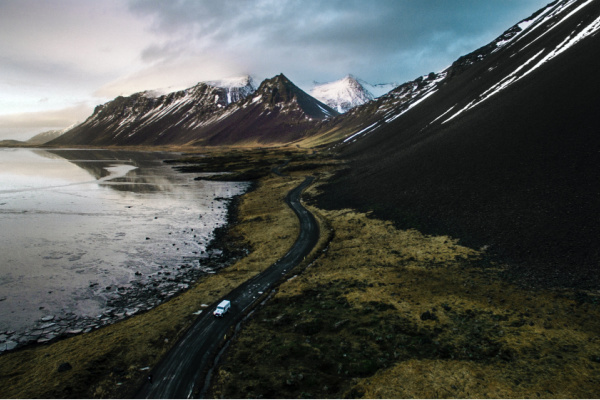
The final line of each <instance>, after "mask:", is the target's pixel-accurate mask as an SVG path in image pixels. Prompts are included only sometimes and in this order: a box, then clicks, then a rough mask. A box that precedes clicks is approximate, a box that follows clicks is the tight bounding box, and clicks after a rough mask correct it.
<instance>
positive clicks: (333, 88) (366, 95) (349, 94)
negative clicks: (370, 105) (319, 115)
mask: <svg viewBox="0 0 600 400" xmlns="http://www.w3.org/2000/svg"><path fill="white" fill-rule="evenodd" d="M310 94H311V96H313V97H314V98H316V99H317V100H320V101H321V102H323V103H325V104H327V105H328V106H329V107H331V108H333V109H335V110H337V111H338V112H340V113H345V112H346V111H348V110H350V109H351V108H353V107H356V106H359V105H361V104H364V103H366V102H368V101H370V100H373V99H374V98H375V97H374V96H373V94H371V92H369V91H368V90H367V89H365V87H364V86H363V85H362V84H361V82H359V80H357V79H356V78H355V77H354V76H352V75H347V76H345V77H344V78H342V79H340V80H338V81H335V82H329V83H324V84H320V85H317V86H315V87H313V89H312V90H311V92H310Z"/></svg>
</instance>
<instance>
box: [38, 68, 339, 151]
mask: <svg viewBox="0 0 600 400" xmlns="http://www.w3.org/2000/svg"><path fill="white" fill-rule="evenodd" d="M335 115H337V112H336V111H334V110H332V109H331V108H329V107H328V106H326V105H324V104H322V103H320V102H319V101H317V100H315V99H314V98H312V97H310V96H309V95H308V94H306V93H305V92H303V91H302V90H301V89H299V88H298V87H297V86H295V85H294V84H293V83H292V82H291V81H289V80H288V79H287V78H286V77H285V76H283V75H278V76H276V77H274V78H272V79H267V80H265V81H264V82H262V83H261V85H260V86H259V87H258V89H255V87H254V84H253V82H252V80H251V79H250V78H249V77H246V78H243V79H235V80H227V81H215V82H203V83H199V84H198V85H196V86H194V87H192V88H189V89H186V90H183V91H178V92H174V93H170V94H167V95H162V96H158V97H157V96H155V95H154V94H152V93H151V92H141V93H136V94H133V95H131V96H128V97H117V98H116V99H114V100H112V101H110V102H108V103H106V104H104V105H100V106H98V107H96V109H95V110H94V113H93V114H92V116H91V117H89V118H88V119H87V120H86V121H85V122H84V123H82V124H80V125H78V126H77V127H75V128H73V129H71V130H70V131H68V132H66V133H65V134H64V135H62V136H61V137H60V138H58V139H56V140H54V141H52V142H50V143H49V144H51V145H100V146H106V145H117V146H118V145H224V144H281V143H287V142H290V141H294V140H296V139H298V138H301V137H303V135H304V131H306V129H305V128H306V126H307V125H308V124H309V123H311V122H312V121H314V120H320V119H325V118H329V117H331V116H335Z"/></svg>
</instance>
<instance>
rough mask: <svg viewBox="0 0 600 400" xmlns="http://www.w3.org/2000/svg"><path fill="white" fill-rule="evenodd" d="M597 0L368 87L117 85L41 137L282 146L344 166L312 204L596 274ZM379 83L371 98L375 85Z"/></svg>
mask: <svg viewBox="0 0 600 400" xmlns="http://www.w3.org/2000/svg"><path fill="white" fill-rule="evenodd" d="M598 30H600V1H596V0H558V1H554V2H553V3H550V4H549V5H547V6H546V7H544V8H542V9H540V10H539V11H537V12H536V13H534V14H533V15H532V16H530V17H528V18H526V19H524V20H522V21H520V22H519V23H517V24H516V25H514V26H512V27H510V28H509V29H508V30H506V31H505V32H504V33H503V34H502V35H500V36H499V37H498V38H496V39H495V40H493V41H492V42H490V43H489V44H487V45H485V46H483V47H481V48H479V49H477V50H475V51H473V52H471V53H469V54H466V55H464V56H462V57H460V58H459V59H458V60H456V61H455V62H454V63H452V65H451V66H450V67H448V68H447V69H445V70H443V71H439V72H430V73H426V74H424V75H422V76H420V77H417V78H416V79H414V80H412V81H409V82H406V83H404V84H401V85H397V87H395V88H394V89H392V90H390V91H389V92H387V93H385V94H383V95H381V93H379V94H375V93H372V92H371V91H370V90H371V89H370V88H369V87H368V86H367V85H366V84H364V83H363V82H361V81H360V80H358V79H356V78H354V77H352V76H347V77H345V78H344V79H342V80H340V81H337V82H332V83H328V84H323V85H317V86H315V87H314V88H313V89H312V90H311V94H312V96H311V95H309V94H308V93H306V92H304V91H302V90H301V89H300V88H298V87H297V86H296V85H294V84H293V83H292V82H291V81H290V80H289V79H287V78H286V77H285V76H284V75H282V74H281V75H278V76H275V77H273V78H271V79H267V80H265V81H263V82H262V83H261V84H260V85H259V86H258V88H255V85H254V83H253V82H252V80H251V79H249V78H246V79H240V80H237V81H235V82H233V83H232V82H229V83H223V82H212V83H211V82H208V83H200V84H198V85H197V86H194V87H193V88H190V89H186V90H184V91H180V92H175V93H170V94H167V95H161V96H156V95H152V94H150V93H147V92H142V93H137V94H134V95H132V96H128V97H118V98H116V99H114V100H113V101H111V102H109V103H106V104H104V105H101V106H98V107H97V108H96V110H95V111H94V113H93V114H92V116H90V117H89V118H88V120H86V121H85V122H84V123H82V124H80V125H78V126H76V127H74V128H73V129H71V130H69V131H68V132H66V133H65V134H63V135H62V136H60V137H59V138H57V139H55V140H53V141H51V142H50V144H51V145H62V146H64V145H101V146H105V145H172V144H176V145H195V146H222V145H235V146H239V145H242V146H281V145H291V144H294V145H298V146H302V147H312V148H316V149H320V150H329V151H333V152H334V154H336V155H338V156H340V157H342V158H344V159H345V160H346V161H347V163H348V165H349V168H348V169H345V170H344V171H343V173H340V174H339V175H338V176H337V177H335V179H333V180H332V182H331V183H329V184H328V186H327V187H326V188H325V190H324V191H323V194H322V195H321V196H320V197H319V202H320V204H321V205H322V206H324V207H327V206H332V207H338V208H339V207H352V208H355V209H359V210H363V211H371V212H373V213H374V214H375V215H377V216H380V217H383V218H386V219H389V220H392V221H394V222H395V223H396V224H397V225H398V226H400V227H404V228H418V229H420V230H422V231H423V232H426V233H436V234H437V233H446V234H451V235H453V236H455V237H458V238H461V240H463V241H464V242H465V243H467V244H469V245H472V246H476V247H481V248H483V249H487V250H488V252H489V253H490V254H495V255H498V256H499V257H500V258H501V259H503V260H507V261H509V262H510V263H511V264H512V265H522V266H523V267H522V268H517V269H516V270H515V272H514V273H515V274H517V275H519V276H520V277H523V278H524V280H527V279H529V278H531V279H534V277H535V279H537V281H536V282H537V283H536V284H538V283H540V280H541V281H543V283H545V284H549V285H558V286H560V285H576V286H579V287H588V286H594V285H596V286H597V285H598V284H600V278H599V277H598V276H597V274H596V269H597V266H598V263H599V262H600V250H599V249H600V224H599V223H598V222H599V221H598V218H597V216H598V215H600V213H599V211H600V192H599V189H598V187H600V168H599V165H598V160H599V154H600V135H598V132H600V123H599V120H598V118H597V115H598V105H599V104H600V90H599V89H600V78H599V77H598V74H597V71H598V70H600V58H599V57H598V56H597V49H598V48H600V47H599V46H600V43H599V41H600V37H599V35H598ZM378 95H379V96H378Z"/></svg>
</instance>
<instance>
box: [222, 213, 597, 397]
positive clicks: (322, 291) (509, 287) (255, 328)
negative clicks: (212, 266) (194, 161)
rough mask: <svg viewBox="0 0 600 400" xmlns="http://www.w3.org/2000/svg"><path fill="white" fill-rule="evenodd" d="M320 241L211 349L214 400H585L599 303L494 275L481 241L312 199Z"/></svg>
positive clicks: (592, 378)
mask: <svg viewBox="0 0 600 400" xmlns="http://www.w3.org/2000/svg"><path fill="white" fill-rule="evenodd" d="M313 211H318V213H319V215H320V216H321V217H322V218H323V219H324V221H326V223H327V224H328V225H329V226H330V227H331V229H332V235H333V238H332V240H331V242H330V243H329V247H328V248H327V250H326V251H325V252H323V254H322V255H321V256H320V257H319V258H318V259H317V260H316V261H315V262H313V264H312V265H311V266H310V267H309V268H307V269H306V270H305V271H304V272H303V273H302V274H301V275H299V276H297V277H296V278H295V279H292V280H289V281H288V282H286V283H285V284H283V285H281V286H280V288H279V290H278V293H277V295H276V296H274V297H273V298H272V299H271V300H270V301H269V302H268V303H267V304H266V305H265V306H263V307H261V308H260V309H259V310H258V311H257V312H256V313H255V315H254V316H253V318H252V319H251V320H250V321H249V322H248V323H247V325H246V326H245V327H244V328H243V329H242V330H241V332H240V334H239V335H238V336H237V337H236V338H235V339H234V341H233V343H232V345H231V346H230V347H229V350H228V352H227V354H226V356H225V357H224V361H223V363H222V365H221V368H220V369H219V371H218V374H217V379H216V381H215V383H214V385H213V388H212V390H213V395H214V396H215V397H224V398H246V397H268V398H298V397H304V398H311V397H314V398H342V397H351V398H355V397H366V398H414V397H416V398H440V397H442V398H450V397H463V398H464V397H469V398H507V397H517V398H573V397H575V398H597V397H598V396H599V395H600V374H599V372H600V318H599V317H600V310H599V308H598V305H597V302H596V300H597V299H596V298H594V297H590V296H589V294H586V293H581V292H579V293H569V292H561V293H559V292H555V291H549V290H546V291H541V290H540V291H535V290H531V289H524V288H522V287H520V286H517V285H515V284H514V283H510V282H506V281H505V280H503V279H501V276H502V272H503V270H504V268H503V266H502V265H497V264H495V263H494V262H492V261H490V260H488V259H487V257H486V254H485V252H484V251H482V250H475V249H469V248H465V247H462V246H460V245H459V244H458V243H457V240H455V239H452V238H450V237H444V236H441V237H432V236H425V235H422V234H421V233H419V232H418V231H415V230H406V231H402V230H397V229H395V228H394V226H393V225H392V224H391V223H389V222H386V221H380V220H376V219H372V218H370V217H369V216H368V215H365V214H359V213H356V212H354V211H352V210H335V211H325V210H317V209H316V208H314V207H313Z"/></svg>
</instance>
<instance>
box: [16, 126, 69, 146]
mask: <svg viewBox="0 0 600 400" xmlns="http://www.w3.org/2000/svg"><path fill="white" fill-rule="evenodd" d="M75 125H77V124H75ZM75 125H72V126H69V127H68V128H65V129H53V130H51V131H46V132H42V133H38V134H37V135H35V136H34V137H32V138H31V139H29V140H26V141H25V143H26V144H28V145H31V146H40V145H42V144H46V143H48V142H49V141H51V140H54V139H56V138H57V137H59V136H60V135H62V134H63V133H65V132H68V131H70V130H71V129H73V128H74V127H75Z"/></svg>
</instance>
